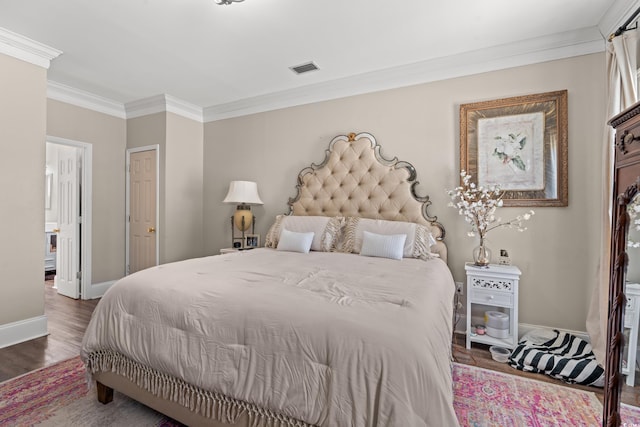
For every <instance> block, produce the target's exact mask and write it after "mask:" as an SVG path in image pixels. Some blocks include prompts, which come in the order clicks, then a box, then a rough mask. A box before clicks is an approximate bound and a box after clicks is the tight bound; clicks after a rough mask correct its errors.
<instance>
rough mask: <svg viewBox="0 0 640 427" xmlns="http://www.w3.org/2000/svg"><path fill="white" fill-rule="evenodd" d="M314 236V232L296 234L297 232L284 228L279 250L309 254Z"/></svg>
mask: <svg viewBox="0 0 640 427" xmlns="http://www.w3.org/2000/svg"><path fill="white" fill-rule="evenodd" d="M314 234H315V233H314V232H313V231H310V232H308V233H296V232H295V231H289V230H287V229H286V228H283V229H282V233H280V240H279V241H278V247H277V250H279V251H289V252H301V253H303V254H308V253H309V250H310V249H311V242H313V236H314Z"/></svg>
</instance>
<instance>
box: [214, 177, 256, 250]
mask: <svg viewBox="0 0 640 427" xmlns="http://www.w3.org/2000/svg"><path fill="white" fill-rule="evenodd" d="M222 202H223V203H237V204H238V206H237V208H236V212H235V213H234V214H233V216H232V217H231V246H232V247H237V245H235V243H236V241H237V240H240V241H241V242H240V247H239V249H246V248H245V239H244V237H245V236H244V234H245V232H246V231H247V230H248V229H249V227H251V232H252V233H253V230H254V226H255V217H254V216H253V214H252V213H251V205H262V204H263V203H262V200H261V199H260V196H259V195H258V184H256V183H255V182H251V181H231V183H229V191H228V192H227V196H226V197H225V198H224V200H223V201H222ZM234 225H235V228H234ZM236 228H237V229H238V230H240V232H241V233H242V236H241V237H235V234H236V233H235V229H236Z"/></svg>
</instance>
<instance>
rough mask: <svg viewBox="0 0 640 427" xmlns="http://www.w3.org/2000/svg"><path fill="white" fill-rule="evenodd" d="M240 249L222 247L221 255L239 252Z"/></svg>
mask: <svg viewBox="0 0 640 427" xmlns="http://www.w3.org/2000/svg"><path fill="white" fill-rule="evenodd" d="M238 251H239V249H236V248H222V249H220V255H224V254H230V253H232V252H238Z"/></svg>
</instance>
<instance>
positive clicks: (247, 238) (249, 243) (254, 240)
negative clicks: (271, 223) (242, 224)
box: [244, 234, 260, 249]
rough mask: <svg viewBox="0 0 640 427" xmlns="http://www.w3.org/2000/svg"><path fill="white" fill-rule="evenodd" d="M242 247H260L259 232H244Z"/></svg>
mask: <svg viewBox="0 0 640 427" xmlns="http://www.w3.org/2000/svg"><path fill="white" fill-rule="evenodd" d="M244 247H245V249H249V248H251V249H253V248H259V247H260V235H259V234H245V235H244Z"/></svg>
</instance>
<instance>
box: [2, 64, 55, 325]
mask: <svg viewBox="0 0 640 427" xmlns="http://www.w3.org/2000/svg"><path fill="white" fill-rule="evenodd" d="M0 70H2V71H1V72H0V74H1V75H2V78H0V94H1V95H0V147H1V148H0V153H1V155H0V177H1V180H2V183H3V185H2V186H0V200H2V209H0V224H2V226H3V233H2V235H3V241H4V244H3V245H1V246H0V272H2V286H0V325H2V324H6V323H12V322H16V321H19V320H25V319H30V318H33V317H36V316H42V315H43V314H44V287H43V286H44V285H43V272H44V172H45V126H46V114H47V112H46V110H47V105H46V90H47V74H46V70H45V69H44V68H41V67H38V66H36V65H32V64H29V63H27V62H23V61H20V60H18V59H15V58H12V57H9V56H5V55H2V54H0Z"/></svg>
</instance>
